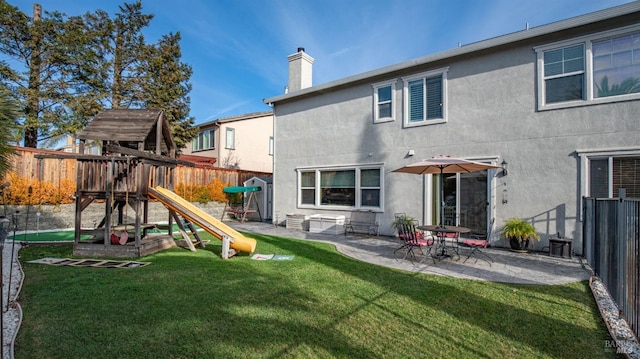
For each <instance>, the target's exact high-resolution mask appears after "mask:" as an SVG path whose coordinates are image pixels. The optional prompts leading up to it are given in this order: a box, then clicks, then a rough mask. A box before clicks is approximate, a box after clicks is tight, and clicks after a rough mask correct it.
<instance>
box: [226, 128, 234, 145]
mask: <svg viewBox="0 0 640 359" xmlns="http://www.w3.org/2000/svg"><path fill="white" fill-rule="evenodd" d="M225 148H227V149H230V150H235V149H236V131H235V129H233V128H227V132H226V144H225Z"/></svg>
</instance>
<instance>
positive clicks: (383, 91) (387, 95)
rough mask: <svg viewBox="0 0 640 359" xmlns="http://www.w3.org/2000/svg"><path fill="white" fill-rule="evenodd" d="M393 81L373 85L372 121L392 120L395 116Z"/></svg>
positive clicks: (394, 87) (394, 86)
mask: <svg viewBox="0 0 640 359" xmlns="http://www.w3.org/2000/svg"><path fill="white" fill-rule="evenodd" d="M395 89H396V85H395V81H389V82H384V83H379V84H374V85H373V105H374V107H373V122H374V123H378V122H389V121H393V120H394V118H395V116H394V114H395V101H394V100H393V96H394V94H395Z"/></svg>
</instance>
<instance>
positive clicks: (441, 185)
mask: <svg viewBox="0 0 640 359" xmlns="http://www.w3.org/2000/svg"><path fill="white" fill-rule="evenodd" d="M443 171H444V167H440V227H444V173H443Z"/></svg>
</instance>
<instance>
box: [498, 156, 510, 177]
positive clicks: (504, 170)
mask: <svg viewBox="0 0 640 359" xmlns="http://www.w3.org/2000/svg"><path fill="white" fill-rule="evenodd" d="M500 164H501V165H502V175H503V176H506V175H508V174H509V167H508V165H509V164H508V163H507V160H504V159H503V160H502V163H500Z"/></svg>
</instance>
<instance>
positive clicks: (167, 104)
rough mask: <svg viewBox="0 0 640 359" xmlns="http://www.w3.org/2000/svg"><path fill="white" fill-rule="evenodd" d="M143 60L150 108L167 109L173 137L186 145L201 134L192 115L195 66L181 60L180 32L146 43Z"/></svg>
mask: <svg viewBox="0 0 640 359" xmlns="http://www.w3.org/2000/svg"><path fill="white" fill-rule="evenodd" d="M146 52H147V53H146V56H145V58H146V59H148V61H146V62H145V63H143V71H142V72H143V73H144V74H145V75H146V77H145V80H144V82H143V85H142V87H143V91H142V93H143V95H142V100H143V103H144V106H145V107H147V108H159V109H163V110H164V116H165V118H166V119H167V121H168V122H169V126H170V128H171V133H172V134H173V139H174V141H175V142H176V146H177V147H178V148H184V147H185V146H186V145H187V144H188V143H189V142H190V141H191V140H192V139H193V138H194V137H195V136H196V135H197V134H198V128H197V127H195V128H194V127H193V123H194V118H193V117H190V116H189V102H190V99H189V96H188V94H189V92H190V91H191V84H190V83H188V80H189V78H190V77H191V74H192V70H191V66H189V65H187V64H184V63H181V62H180V57H181V56H182V55H181V51H180V33H176V34H169V35H165V36H163V37H162V39H160V41H159V42H158V44H156V45H154V46H147V47H146Z"/></svg>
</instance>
